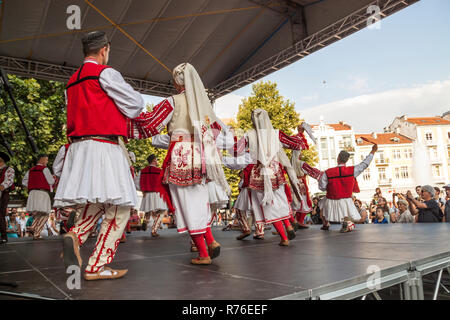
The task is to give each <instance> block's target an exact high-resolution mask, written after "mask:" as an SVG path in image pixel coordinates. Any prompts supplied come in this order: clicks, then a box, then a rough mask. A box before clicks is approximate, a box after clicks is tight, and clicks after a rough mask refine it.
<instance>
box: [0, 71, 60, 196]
mask: <svg viewBox="0 0 450 320" xmlns="http://www.w3.org/2000/svg"><path fill="white" fill-rule="evenodd" d="M8 79H9V81H10V84H11V86H12V88H13V95H14V97H15V99H16V102H17V105H18V107H19V109H20V111H21V113H22V115H23V118H24V121H25V124H26V126H27V127H28V129H29V130H30V133H31V135H32V136H33V137H34V139H35V141H36V145H37V147H38V149H39V151H40V152H41V153H47V154H49V156H50V157H49V159H50V161H49V164H50V165H51V164H52V163H53V159H54V157H55V156H56V153H57V152H58V149H59V148H60V147H61V146H62V145H63V144H65V143H66V129H65V125H66V108H65V102H64V84H63V83H60V82H56V81H44V80H36V79H32V78H30V79H25V78H20V77H17V76H14V75H8ZM0 97H1V99H0V132H1V133H2V134H3V136H4V137H5V140H6V141H7V142H8V143H9V144H10V146H11V149H12V151H13V152H14V153H15V155H14V157H12V159H11V161H10V163H9V165H11V166H12V167H13V168H14V170H15V171H16V191H15V192H14V193H13V194H12V196H13V198H14V197H23V196H25V195H26V191H25V190H24V189H23V188H22V186H21V181H22V178H23V176H24V175H25V173H26V171H27V170H28V169H29V168H31V167H32V166H33V165H34V164H35V162H36V159H35V156H36V155H33V152H32V150H31V147H30V146H29V144H28V141H27V139H26V134H25V131H24V129H23V127H22V125H21V123H20V120H19V117H18V115H17V113H16V111H15V109H14V107H13V106H12V102H11V100H10V99H9V96H8V95H7V94H6V92H5V91H3V92H2V93H1V95H0ZM0 149H1V150H2V151H4V152H6V150H5V149H4V147H3V146H0Z"/></svg>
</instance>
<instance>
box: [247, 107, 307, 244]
mask: <svg viewBox="0 0 450 320" xmlns="http://www.w3.org/2000/svg"><path fill="white" fill-rule="evenodd" d="M252 122H253V126H254V129H253V130H250V131H249V132H248V133H247V134H246V135H245V136H244V139H245V141H246V149H247V152H248V153H249V155H250V159H251V161H252V162H253V163H254V164H255V166H254V167H253V168H252V170H251V173H250V180H249V189H250V190H251V192H250V199H251V202H252V209H253V212H254V214H255V218H256V222H257V223H258V222H264V223H266V224H269V223H272V224H273V225H274V227H275V229H276V230H277V231H278V233H279V235H280V237H281V242H280V245H281V246H288V245H289V240H288V237H287V236H286V233H285V230H284V228H283V224H284V226H285V228H286V230H287V231H288V235H289V239H293V238H295V232H294V229H293V228H292V226H291V224H290V222H289V217H290V206H289V203H288V200H287V197H286V193H285V188H284V185H285V184H286V178H285V177H284V173H283V167H284V168H286V171H287V173H288V175H289V178H290V179H291V181H293V182H294V184H293V188H296V187H297V184H298V182H297V177H296V176H295V172H294V170H293V169H292V167H291V164H290V162H289V159H288V158H287V156H286V154H285V152H284V150H283V147H285V148H289V149H294V150H300V149H304V148H305V145H304V143H303V142H302V141H301V140H300V139H298V138H297V137H295V136H294V137H290V136H287V135H286V134H285V133H283V132H282V131H280V130H275V129H274V128H273V126H272V123H271V121H270V119H269V115H268V113H267V111H265V110H263V109H256V110H254V111H253V112H252ZM240 162H241V163H242V164H243V167H244V166H245V165H247V164H248V163H246V161H245V159H244V161H240ZM296 192H297V191H296Z"/></svg>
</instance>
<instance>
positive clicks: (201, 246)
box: [191, 234, 209, 258]
mask: <svg viewBox="0 0 450 320" xmlns="http://www.w3.org/2000/svg"><path fill="white" fill-rule="evenodd" d="M191 237H192V241H194V243H195V246H196V247H197V249H198V253H199V255H200V257H202V258H204V257H208V256H209V254H208V250H206V244H205V238H204V237H203V234H192V235H191Z"/></svg>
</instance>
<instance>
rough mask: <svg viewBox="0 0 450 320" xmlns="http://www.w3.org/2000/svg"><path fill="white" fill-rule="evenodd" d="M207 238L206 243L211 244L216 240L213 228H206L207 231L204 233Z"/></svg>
mask: <svg viewBox="0 0 450 320" xmlns="http://www.w3.org/2000/svg"><path fill="white" fill-rule="evenodd" d="M203 236H204V237H205V240H206V244H207V245H208V246H209V245H210V244H211V243H213V242H214V237H213V235H212V232H211V228H206V232H205V233H204V234H203Z"/></svg>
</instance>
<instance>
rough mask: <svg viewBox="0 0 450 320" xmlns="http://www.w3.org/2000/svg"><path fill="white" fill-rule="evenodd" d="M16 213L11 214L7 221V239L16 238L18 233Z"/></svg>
mask: <svg viewBox="0 0 450 320" xmlns="http://www.w3.org/2000/svg"><path fill="white" fill-rule="evenodd" d="M16 218H17V216H16V213H14V212H12V213H11V215H10V218H9V219H8V220H9V221H8V225H7V229H6V233H7V236H8V238H18V237H19V233H20V226H19V224H18V223H17V219H16Z"/></svg>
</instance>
